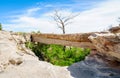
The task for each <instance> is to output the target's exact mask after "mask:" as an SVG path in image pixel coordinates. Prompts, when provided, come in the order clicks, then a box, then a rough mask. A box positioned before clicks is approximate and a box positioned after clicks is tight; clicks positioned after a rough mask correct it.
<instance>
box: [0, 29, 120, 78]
mask: <svg viewBox="0 0 120 78" xmlns="http://www.w3.org/2000/svg"><path fill="white" fill-rule="evenodd" d="M116 30H117V31H116ZM119 30H120V28H119V27H118V28H113V29H112V28H111V29H110V32H94V33H83V34H67V35H55V34H39V35H38V34H35V35H32V36H33V41H36V40H35V37H37V36H39V37H42V39H44V38H45V39H49V40H50V39H51V42H49V41H47V42H46V43H53V42H52V39H53V40H54V39H56V42H57V40H60V41H63V42H62V43H61V42H60V43H61V44H65V43H64V42H70V44H68V43H67V45H71V44H72V43H73V42H75V43H74V45H78V44H79V43H82V42H84V44H81V45H78V46H83V47H89V48H91V47H92V48H91V49H92V51H91V54H90V55H89V56H88V57H86V59H85V60H83V61H81V62H78V63H75V64H73V65H71V66H69V67H59V66H54V65H52V64H50V63H47V62H44V61H40V60H39V59H38V57H37V56H35V54H34V53H33V52H32V51H31V50H30V49H28V48H26V47H25V44H24V43H25V42H26V41H30V38H31V35H30V34H27V35H19V34H16V33H11V32H6V31H0V78H120V32H119ZM113 31H114V32H113ZM115 31H116V32H115ZM36 39H37V40H38V39H39V38H36ZM43 42H45V41H43ZM88 43H90V44H89V45H88ZM86 44H87V45H86ZM65 45H66V44H65Z"/></svg>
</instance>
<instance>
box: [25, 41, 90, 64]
mask: <svg viewBox="0 0 120 78" xmlns="http://www.w3.org/2000/svg"><path fill="white" fill-rule="evenodd" d="M26 46H27V47H29V48H30V49H32V50H33V52H35V54H36V55H37V56H38V57H39V58H40V59H41V60H44V61H48V62H50V63H52V64H54V65H60V66H68V65H71V64H73V63H75V62H78V61H81V60H83V59H84V58H85V56H87V55H88V54H89V52H90V49H82V48H77V47H66V48H65V51H64V46H61V45H55V44H50V45H48V44H40V43H31V42H27V43H26Z"/></svg>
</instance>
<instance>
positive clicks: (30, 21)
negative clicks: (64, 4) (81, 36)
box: [6, 0, 120, 33]
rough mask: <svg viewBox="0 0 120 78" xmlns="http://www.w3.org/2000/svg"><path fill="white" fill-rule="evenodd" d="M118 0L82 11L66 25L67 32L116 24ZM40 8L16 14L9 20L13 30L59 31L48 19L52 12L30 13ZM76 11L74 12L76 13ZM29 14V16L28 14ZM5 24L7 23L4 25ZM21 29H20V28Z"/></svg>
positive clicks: (118, 12)
mask: <svg viewBox="0 0 120 78" xmlns="http://www.w3.org/2000/svg"><path fill="white" fill-rule="evenodd" d="M119 4H120V0H107V1H105V2H103V3H100V4H98V5H97V6H96V7H94V8H92V9H89V10H86V11H82V12H81V13H80V15H79V16H78V17H76V18H75V19H73V23H72V24H70V25H69V26H67V27H66V28H67V29H66V32H67V33H79V32H92V31H101V30H104V29H105V28H107V27H108V26H109V25H111V24H112V25H116V24H118V23H117V21H116V20H117V18H118V17H120V5H119ZM38 10H40V8H32V9H29V10H27V12H26V14H25V15H24V14H23V15H21V16H18V17H17V18H15V19H12V20H11V23H14V24H9V26H11V28H12V29H11V30H13V31H15V30H16V31H28V30H29V31H34V30H40V31H41V32H44V33H52V32H54V33H60V32H61V31H60V29H58V28H57V27H56V25H55V23H54V21H52V20H50V19H49V15H51V14H52V13H53V12H48V13H45V14H43V15H42V17H33V16H32V13H35V12H37V11H38ZM61 12H62V13H63V14H64V15H69V14H71V13H72V12H71V11H70V10H63V11H61ZM76 13H78V12H74V13H73V14H76ZM28 15H29V16H28ZM6 26H7V25H6ZM20 29H21V30H20Z"/></svg>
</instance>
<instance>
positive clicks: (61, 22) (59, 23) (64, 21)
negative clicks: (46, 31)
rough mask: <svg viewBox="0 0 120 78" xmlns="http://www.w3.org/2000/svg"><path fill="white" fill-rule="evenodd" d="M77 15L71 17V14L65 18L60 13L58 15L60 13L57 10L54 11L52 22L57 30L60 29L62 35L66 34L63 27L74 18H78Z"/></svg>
mask: <svg viewBox="0 0 120 78" xmlns="http://www.w3.org/2000/svg"><path fill="white" fill-rule="evenodd" d="M78 15H79V14H76V15H73V14H70V15H67V16H63V14H62V13H60V11H58V10H55V11H54V14H53V16H52V18H53V19H54V21H55V22H56V24H57V26H58V28H60V29H61V30H62V32H63V34H65V33H66V31H65V27H66V26H67V25H68V24H70V23H71V20H72V19H73V18H75V17H76V16H78Z"/></svg>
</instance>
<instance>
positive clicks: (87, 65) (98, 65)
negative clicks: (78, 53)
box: [68, 55, 120, 78]
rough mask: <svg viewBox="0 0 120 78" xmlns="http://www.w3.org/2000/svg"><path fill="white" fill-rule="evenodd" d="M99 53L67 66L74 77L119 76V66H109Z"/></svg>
mask: <svg viewBox="0 0 120 78" xmlns="http://www.w3.org/2000/svg"><path fill="white" fill-rule="evenodd" d="M100 58H101V57H100V56H99V55H94V56H88V57H87V58H86V59H85V60H84V61H81V62H78V63H75V64H73V65H71V66H69V67H68V70H69V71H70V73H71V75H72V76H73V77H74V78H120V68H118V67H111V66H110V65H109V64H110V63H108V62H107V61H105V60H103V59H100Z"/></svg>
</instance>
